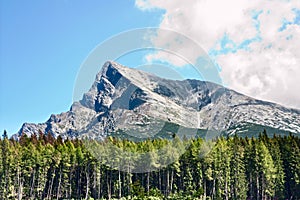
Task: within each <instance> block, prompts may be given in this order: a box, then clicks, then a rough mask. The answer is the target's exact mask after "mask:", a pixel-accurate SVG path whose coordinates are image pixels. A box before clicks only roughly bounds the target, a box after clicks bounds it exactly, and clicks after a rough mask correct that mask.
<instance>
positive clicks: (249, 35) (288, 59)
mask: <svg viewBox="0 0 300 200" xmlns="http://www.w3.org/2000/svg"><path fill="white" fill-rule="evenodd" d="M136 6H137V7H139V8H141V9H142V10H151V9H155V8H159V9H164V10H165V14H164V15H163V18H162V21H161V23H160V27H161V28H168V29H172V30H175V31H178V32H180V33H183V34H185V35H187V36H188V37H190V38H192V39H194V40H196V41H197V42H198V43H199V44H200V45H202V47H203V48H204V49H205V50H206V51H207V52H209V51H212V50H216V51H217V50H221V49H222V46H221V44H220V41H221V39H222V38H223V37H224V35H225V34H226V37H228V38H229V39H230V40H232V41H233V43H234V44H236V46H240V48H237V49H235V51H234V52H233V51H232V52H230V51H228V50H227V51H225V52H224V51H223V52H221V53H218V54H217V55H215V59H216V62H217V63H218V64H219V66H220V67H221V69H222V70H221V73H220V75H221V77H222V79H223V81H224V82H225V83H226V85H227V86H229V87H230V88H233V89H235V90H237V91H239V92H242V93H245V94H247V95H250V96H253V97H256V98H260V99H264V100H269V101H275V102H277V103H281V104H284V105H287V106H292V107H297V108H300V92H299V91H300V84H299V83H298V79H299V77H300V45H299V44H300V26H299V24H293V23H289V24H287V25H286V28H285V29H283V30H281V31H279V29H280V28H281V27H282V25H283V22H284V21H289V22H293V20H294V18H295V15H296V13H295V12H294V9H295V8H296V9H300V1H299V0H226V1H223V0H186V1H182V0H164V1H161V0H136ZM257 13H259V14H257ZM255 15H257V16H256V18H255V17H254V16H255ZM254 39H255V40H254ZM246 40H248V41H249V40H251V42H249V43H250V44H249V45H246V44H244V43H243V42H245V41H246ZM172 41H174V38H172V37H169V38H166V37H160V35H159V33H158V36H157V37H156V38H155V39H154V40H153V43H154V44H160V46H162V45H161V44H164V43H168V44H169V45H175V48H179V46H176V45H178V44H172V43H171V42H172ZM170 43H171V44H170ZM241 44H243V45H241ZM233 46H234V45H233V44H232V43H227V44H225V46H224V48H229V49H233ZM245 47H247V49H245ZM181 48H182V46H181ZM181 50H182V51H184V52H185V54H189V55H190V60H192V61H195V60H196V59H197V57H198V55H197V53H196V52H192V51H191V50H190V49H189V47H184V48H182V49H181ZM187 52H188V53H187ZM147 59H148V60H151V59H164V60H168V61H169V62H171V63H172V64H175V65H181V64H183V63H180V62H179V61H178V60H174V59H171V58H170V57H168V55H167V54H166V53H158V54H154V55H149V56H148V57H147Z"/></svg>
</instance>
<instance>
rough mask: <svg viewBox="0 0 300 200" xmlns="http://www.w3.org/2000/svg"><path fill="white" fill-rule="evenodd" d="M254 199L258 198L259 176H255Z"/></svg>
mask: <svg viewBox="0 0 300 200" xmlns="http://www.w3.org/2000/svg"><path fill="white" fill-rule="evenodd" d="M256 199H257V200H259V176H258V175H257V176H256Z"/></svg>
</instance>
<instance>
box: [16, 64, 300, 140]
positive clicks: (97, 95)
mask: <svg viewBox="0 0 300 200" xmlns="http://www.w3.org/2000/svg"><path fill="white" fill-rule="evenodd" d="M166 122H167V123H172V124H177V125H179V126H182V127H187V128H194V129H213V130H221V131H225V132H227V133H228V134H231V133H234V132H239V131H240V130H243V131H244V129H241V126H243V127H245V126H246V125H249V124H254V125H259V126H267V127H271V128H274V129H278V130H284V131H290V132H293V133H300V111H299V110H296V109H289V108H285V107H283V106H280V105H278V104H274V103H269V102H265V101H260V100H256V99H253V98H250V97H248V96H245V95H242V94H240V93H238V92H235V91H233V90H230V89H227V88H225V87H223V86H220V85H217V84H214V83H210V82H205V81H199V80H183V81H178V80H168V79H164V78H160V77H157V76H155V75H153V74H150V73H147V72H143V71H140V70H136V69H133V68H128V67H125V66H122V65H120V64H118V63H116V62H113V61H107V62H106V63H105V64H104V65H103V67H102V69H101V70H100V72H99V73H98V74H97V75H96V78H95V81H94V83H93V84H92V86H91V88H90V89H89V91H87V92H86V93H85V94H84V95H83V98H82V99H81V100H80V101H79V102H74V103H73V105H72V106H71V108H70V110H69V111H67V112H64V113H61V114H58V115H51V117H50V118H49V119H48V120H47V121H46V122H45V123H40V124H30V123H25V124H23V126H22V128H21V129H20V131H19V132H18V134H19V135H20V134H22V133H23V132H24V133H26V134H32V133H37V132H38V131H39V130H41V131H43V132H50V133H52V134H53V135H54V136H58V135H61V136H63V137H76V136H83V135H87V136H90V137H94V138H103V137H105V136H107V134H110V133H114V132H118V131H122V132H127V133H129V134H132V135H133V136H135V137H151V136H153V134H156V133H157V132H158V131H159V130H160V129H162V127H163V126H164V125H165V123H166Z"/></svg>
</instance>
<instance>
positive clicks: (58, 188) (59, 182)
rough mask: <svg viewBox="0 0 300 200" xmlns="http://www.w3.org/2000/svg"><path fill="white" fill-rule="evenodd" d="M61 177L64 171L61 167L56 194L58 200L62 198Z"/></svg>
mask: <svg viewBox="0 0 300 200" xmlns="http://www.w3.org/2000/svg"><path fill="white" fill-rule="evenodd" d="M61 176H62V169H61V167H60V169H59V180H58V187H57V193H56V200H58V199H59V196H60V185H61Z"/></svg>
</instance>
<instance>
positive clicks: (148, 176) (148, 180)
mask: <svg viewBox="0 0 300 200" xmlns="http://www.w3.org/2000/svg"><path fill="white" fill-rule="evenodd" d="M149 191H150V172H147V194H148V195H149Z"/></svg>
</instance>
